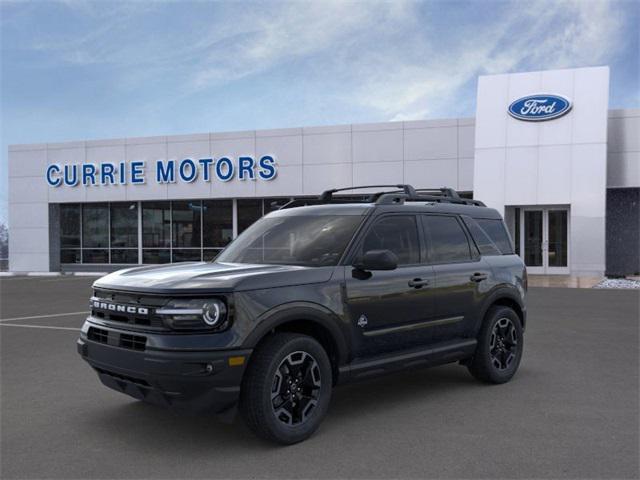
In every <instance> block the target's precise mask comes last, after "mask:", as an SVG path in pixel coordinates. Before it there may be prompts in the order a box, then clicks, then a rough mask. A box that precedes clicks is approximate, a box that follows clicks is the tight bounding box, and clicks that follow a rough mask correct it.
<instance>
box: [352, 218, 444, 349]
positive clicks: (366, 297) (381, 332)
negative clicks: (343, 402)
mask: <svg viewBox="0 0 640 480" xmlns="http://www.w3.org/2000/svg"><path fill="white" fill-rule="evenodd" d="M418 220H419V219H418V218H417V217H416V215H413V214H387V215H383V216H380V217H378V218H376V219H374V220H373V222H372V224H371V225H370V226H369V228H368V229H366V231H365V232H363V235H362V237H361V240H360V241H359V243H358V245H357V248H356V253H355V256H354V258H358V257H359V256H360V255H362V254H363V253H364V252H366V251H369V250H378V249H386V250H391V251H392V252H393V253H395V254H396V256H397V257H398V268H396V269H395V270H390V271H370V272H362V271H360V270H356V269H354V268H353V267H351V266H346V267H345V286H346V292H345V298H346V302H347V308H348V311H349V315H350V319H351V322H352V328H353V332H354V340H355V344H356V345H357V347H356V352H357V355H358V356H369V355H373V354H377V353H383V352H387V351H392V350H397V349H399V348H407V347H408V346H411V345H419V344H421V343H424V342H425V338H423V337H424V335H425V329H423V328H421V327H423V326H424V324H425V322H428V321H429V320H430V319H431V318H432V317H433V315H434V301H433V293H432V292H433V290H432V288H431V287H432V285H433V282H434V276H433V268H432V267H431V266H428V265H425V264H424V263H422V260H423V258H424V253H423V245H422V242H421V239H420V235H419V223H418Z"/></svg>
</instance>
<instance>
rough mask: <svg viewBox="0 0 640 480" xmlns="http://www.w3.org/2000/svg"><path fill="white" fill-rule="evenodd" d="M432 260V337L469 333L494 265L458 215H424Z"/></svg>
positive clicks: (428, 249)
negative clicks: (480, 252) (483, 255)
mask: <svg viewBox="0 0 640 480" xmlns="http://www.w3.org/2000/svg"><path fill="white" fill-rule="evenodd" d="M421 224H422V228H423V232H424V238H425V242H426V248H427V257H428V263H429V264H430V265H431V266H432V267H433V269H434V273H435V292H434V293H435V305H434V309H435V310H434V327H433V328H432V329H431V331H432V334H433V336H432V339H431V340H432V341H441V340H447V339H450V338H455V337H464V336H468V335H469V334H470V333H471V332H472V331H473V327H474V324H475V320H476V315H477V312H478V310H479V308H480V306H481V300H482V295H483V292H484V290H485V289H486V288H487V285H488V283H489V281H488V279H489V275H490V273H491V269H490V268H489V266H488V265H486V264H485V262H483V261H482V260H481V258H480V255H479V253H478V251H477V249H476V247H475V245H474V244H473V242H472V240H471V238H470V237H469V235H468V234H467V231H466V228H465V227H464V226H463V223H462V221H461V220H460V219H459V218H458V217H457V216H456V215H435V214H433V215H432V214H429V215H421Z"/></svg>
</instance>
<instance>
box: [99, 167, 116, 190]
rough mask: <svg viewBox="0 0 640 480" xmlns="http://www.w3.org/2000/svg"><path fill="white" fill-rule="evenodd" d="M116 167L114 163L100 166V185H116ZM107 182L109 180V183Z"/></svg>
mask: <svg viewBox="0 0 640 480" xmlns="http://www.w3.org/2000/svg"><path fill="white" fill-rule="evenodd" d="M115 170H116V167H115V165H114V164H113V163H103V164H102V165H100V183H101V184H102V185H113V184H114V183H116V179H115V175H114V174H113V172H115ZM107 180H109V181H108V182H107Z"/></svg>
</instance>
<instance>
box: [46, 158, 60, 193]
mask: <svg viewBox="0 0 640 480" xmlns="http://www.w3.org/2000/svg"><path fill="white" fill-rule="evenodd" d="M54 174H55V175H56V177H54V176H53V175H54ZM57 175H60V166H58V165H56V164H55V163H54V164H51V165H49V166H48V167H47V183H48V184H49V185H51V186H52V187H59V186H60V184H61V183H62V179H61V178H59V177H57Z"/></svg>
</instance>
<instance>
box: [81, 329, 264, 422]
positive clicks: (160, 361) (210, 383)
mask: <svg viewBox="0 0 640 480" xmlns="http://www.w3.org/2000/svg"><path fill="white" fill-rule="evenodd" d="M91 326H93V324H91V323H90V322H88V321H87V322H85V325H84V326H83V328H82V333H81V335H80V338H79V339H78V341H77V348H78V353H79V354H80V355H81V356H82V358H83V359H84V360H86V361H87V362H88V363H89V365H91V366H92V367H93V368H94V370H95V371H96V372H97V373H98V377H99V378H100V381H101V382H102V383H103V384H104V385H106V386H107V387H109V388H112V389H114V390H117V391H119V392H121V393H125V394H127V395H130V396H132V397H134V398H137V399H140V400H144V401H147V402H149V403H154V404H157V405H163V406H168V407H176V408H184V409H189V410H196V411H210V412H212V413H222V412H224V411H226V410H228V409H230V408H231V407H234V406H235V404H236V403H237V401H238V398H239V395H240V384H241V382H242V375H243V373H244V369H245V367H246V365H247V363H248V360H249V356H250V355H251V350H206V349H205V348H206V347H205V348H203V349H202V350H195V351H194V350H193V345H192V344H190V350H179V349H175V348H174V349H171V350H162V349H155V348H147V349H145V350H144V351H137V350H132V349H128V348H121V347H119V346H116V345H113V344H109V343H100V342H98V341H93V340H90V339H89V338H88V335H87V332H88V329H89V328H90V327H91ZM100 328H101V329H103V330H105V329H106V328H105V327H103V326H100ZM106 330H108V331H109V335H110V336H114V337H117V336H119V335H120V334H121V333H123V334H128V333H131V332H126V331H120V330H116V329H106ZM144 335H145V336H146V337H154V336H155V337H159V336H161V335H159V334H147V333H145V334H144ZM165 336H166V335H165ZM180 337H182V338H184V339H185V342H189V339H188V338H187V337H189V336H188V335H180V336H179V337H178V336H176V338H180ZM151 340H153V339H151ZM155 340H158V339H155ZM148 343H149V344H158V343H161V342H154V341H150V342H148ZM230 358H232V360H231V361H230ZM240 358H242V359H243V361H242V364H239V363H240V360H239V359H240Z"/></svg>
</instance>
